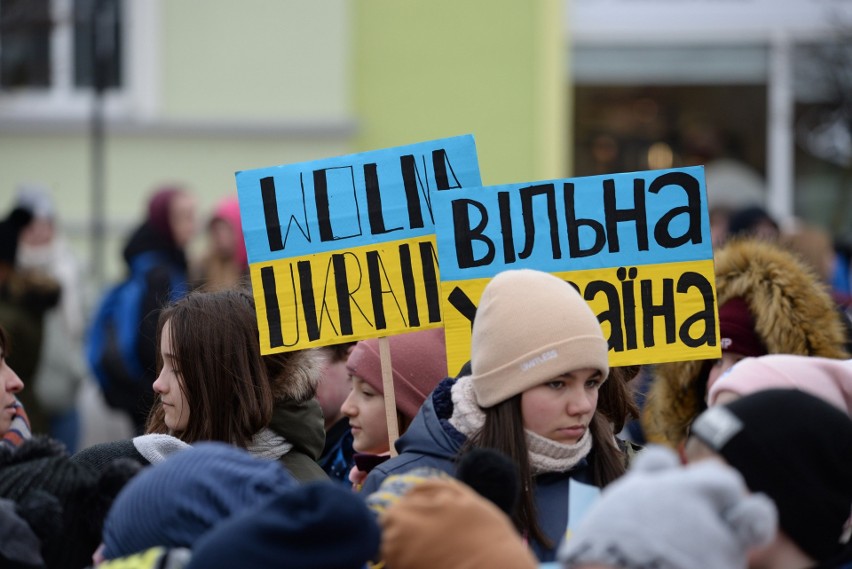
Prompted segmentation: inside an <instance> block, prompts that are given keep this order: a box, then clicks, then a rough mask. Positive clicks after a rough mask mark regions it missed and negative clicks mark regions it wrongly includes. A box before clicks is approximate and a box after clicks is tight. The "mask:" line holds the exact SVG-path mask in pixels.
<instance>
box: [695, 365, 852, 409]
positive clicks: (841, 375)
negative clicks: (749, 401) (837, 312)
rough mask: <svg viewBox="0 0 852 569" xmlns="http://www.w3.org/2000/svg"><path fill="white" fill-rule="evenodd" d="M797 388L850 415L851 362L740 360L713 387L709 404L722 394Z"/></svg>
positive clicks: (851, 389)
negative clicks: (726, 392)
mask: <svg viewBox="0 0 852 569" xmlns="http://www.w3.org/2000/svg"><path fill="white" fill-rule="evenodd" d="M778 388H780V389H785V388H786V389H798V390H800V391H805V392H807V393H810V394H811V395H814V396H816V397H819V398H821V399H823V400H824V401H827V402H828V403H831V404H832V405H834V406H835V407H837V408H839V409H840V410H842V411H844V412H845V413H847V414H848V415H852V360H833V359H829V358H818V357H813V356H795V355H789V354H773V355H768V356H761V357H759V358H746V359H744V360H741V361H739V362H738V363H737V364H736V365H735V366H734V367H732V368H731V369H730V371H729V372H728V373H726V374H724V375H722V377H720V378H719V380H718V381H717V382H716V383H714V384H713V387H711V388H710V393H709V394H708V401H709V402H710V405H711V406H712V405H715V404H716V398H717V397H718V396H719V394H720V393H722V392H723V391H730V392H732V393H736V394H737V395H748V394H749V393H754V392H755V391H763V390H765V389H778Z"/></svg>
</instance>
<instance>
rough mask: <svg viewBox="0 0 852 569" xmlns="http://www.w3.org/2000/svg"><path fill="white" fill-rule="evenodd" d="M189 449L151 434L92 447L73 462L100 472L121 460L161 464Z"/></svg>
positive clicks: (182, 443) (173, 438) (178, 440)
mask: <svg viewBox="0 0 852 569" xmlns="http://www.w3.org/2000/svg"><path fill="white" fill-rule="evenodd" d="M187 448H190V447H189V445H188V444H187V443H185V442H183V441H182V440H180V439H178V438H177V437H173V436H171V435H161V434H150V435H141V436H138V437H134V438H133V439H130V440H121V441H111V442H107V443H101V444H97V445H92V446H90V447H87V448H85V449H83V450H81V451H79V452H77V453H75V454H74V455H73V456H72V457H71V460H72V461H74V462H80V463H83V464H87V465H89V466H91V467H92V468H94V469H95V470H98V471H100V470H103V469H104V467H106V466H107V465H108V464H110V463H111V462H112V461H114V460H116V459H119V458H127V459H130V460H135V461H136V462H138V463H139V464H141V465H142V466H148V465H149V464H159V463H160V462H163V461H164V460H165V459H166V458H167V457H168V456H169V455H171V454H173V453H175V452H177V451H178V450H183V449H187Z"/></svg>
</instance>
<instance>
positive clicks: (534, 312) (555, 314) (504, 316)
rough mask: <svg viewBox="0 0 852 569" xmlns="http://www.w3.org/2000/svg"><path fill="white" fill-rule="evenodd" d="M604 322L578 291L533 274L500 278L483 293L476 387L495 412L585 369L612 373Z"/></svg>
mask: <svg viewBox="0 0 852 569" xmlns="http://www.w3.org/2000/svg"><path fill="white" fill-rule="evenodd" d="M608 351H609V346H607V342H606V340H605V339H604V336H603V331H602V330H601V327H600V324H599V323H598V319H597V318H596V317H595V315H594V313H593V312H592V309H591V308H590V307H589V305H588V304H586V301H585V300H583V297H582V296H580V293H578V292H577V291H576V290H575V289H574V287H572V286H571V285H569V284H568V283H566V282H565V281H563V280H562V279H560V278H558V277H555V276H553V275H551V274H549V273H544V272H541V271H534V270H530V269H522V270H513V271H504V272H502V273H499V274H498V275H497V276H495V277H494V278H493V279H491V282H489V283H488V285H487V286H486V287H485V290H484V291H483V293H482V299H481V300H480V302H479V307H478V308H477V310H476V318H475V319H474V323H473V335H472V338H471V362H470V363H471V383H472V384H473V391H474V394H475V395H476V402H477V403H478V404H479V406H480V407H492V406H494V405H496V404H498V403H500V402H502V401H505V400H507V399H509V398H510V397H513V396H515V395H517V394H519V393H523V392H524V391H526V390H527V389H529V388H531V387H535V386H537V385H540V384H542V383H544V382H546V381H547V380H549V379H552V378H554V377H557V376H559V375H562V374H564V373H568V372H570V371H573V370H577V369H582V368H592V369H597V370H600V372H601V373H602V374H603V376H604V377H606V376H607V374H608V373H609V363H608V359H607V352H608Z"/></svg>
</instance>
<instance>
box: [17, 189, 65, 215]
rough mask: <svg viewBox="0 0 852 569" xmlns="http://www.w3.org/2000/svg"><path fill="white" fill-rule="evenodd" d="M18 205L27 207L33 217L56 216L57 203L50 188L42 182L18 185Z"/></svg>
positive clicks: (23, 207)
mask: <svg viewBox="0 0 852 569" xmlns="http://www.w3.org/2000/svg"><path fill="white" fill-rule="evenodd" d="M17 194H18V195H17V196H16V199H15V202H16V204H15V205H16V206H17V207H20V208H22V209H25V210H27V211H29V212H30V214H32V216H33V217H35V218H39V219H51V218H53V217H55V216H56V205H55V204H54V203H53V197H52V196H51V193H50V190H49V189H48V188H46V187H45V186H42V185H40V184H32V183H26V184H21V185H20V186H18V191H17Z"/></svg>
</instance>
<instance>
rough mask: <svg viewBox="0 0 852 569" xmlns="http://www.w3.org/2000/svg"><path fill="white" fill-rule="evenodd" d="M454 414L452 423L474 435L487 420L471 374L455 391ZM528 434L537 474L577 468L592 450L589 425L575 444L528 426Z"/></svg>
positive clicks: (462, 431) (466, 432)
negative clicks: (477, 398)
mask: <svg viewBox="0 0 852 569" xmlns="http://www.w3.org/2000/svg"><path fill="white" fill-rule="evenodd" d="M450 393H451V396H452V400H453V414H452V416H451V417H450V424H451V425H452V426H453V427H455V428H456V429H458V431H459V432H460V433H461V434H463V435H464V436H466V437H468V438H470V437H471V436H473V435H475V434H476V433H478V432H479V431H480V430H481V429H482V426H483V425H484V424H485V412H484V411H483V410H482V408H481V407H480V406H479V405H478V404H477V403H476V399H475V397H474V393H473V384H472V383H471V381H470V377H460V378H459V379H458V380H457V381H456V383H455V384H454V385H453V387H452V389H451V391H450ZM524 433H526V438H527V451H528V453H529V461H530V469H531V470H532V474H533V475H537V474H543V473H545V472H567V471H568V470H571V469H572V468H574V467H575V466H576V465H577V464H578V463H579V462H580V461H581V460H582V459H584V458H585V457H586V456H587V455H588V454H589V451H591V450H592V433H591V432H590V431H589V430H588V429H587V430H586V432H585V433H584V434H583V436H582V437H581V438H580V440H579V441H577V442H576V443H573V444H564V443H558V442H556V441H554V440H551V439H548V438H547V437H543V436H541V435H538V434H536V433H533V432H532V431H530V430H528V429H524Z"/></svg>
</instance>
